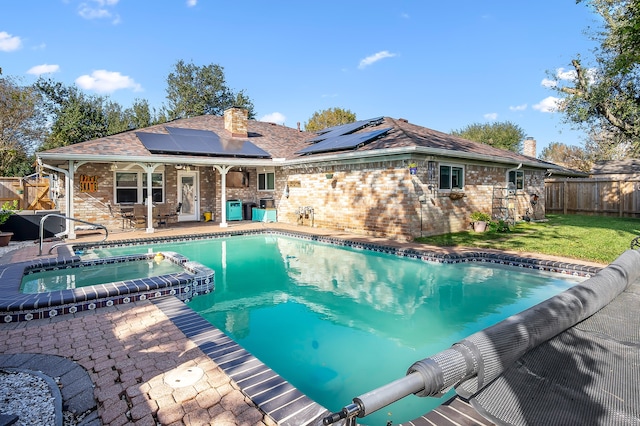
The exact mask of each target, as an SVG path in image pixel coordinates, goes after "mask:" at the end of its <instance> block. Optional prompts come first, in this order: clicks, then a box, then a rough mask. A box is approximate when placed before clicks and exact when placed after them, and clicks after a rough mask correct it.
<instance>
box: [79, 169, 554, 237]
mask: <svg viewBox="0 0 640 426" xmlns="http://www.w3.org/2000/svg"><path fill="white" fill-rule="evenodd" d="M412 161H415V162H416V163H417V166H418V167H417V174H415V175H411V174H410V172H409V167H408V166H407V164H408V161H407V160H395V161H377V162H371V163H362V164H341V165H318V166H310V165H305V166H286V167H283V168H277V169H276V171H275V175H276V190H275V191H257V189H256V188H257V175H258V171H257V170H256V169H244V170H245V171H248V172H249V186H248V187H245V188H227V194H226V198H227V200H233V199H240V200H242V201H243V202H251V203H256V204H258V202H259V200H260V199H261V198H273V199H274V200H275V205H276V208H277V215H278V221H279V222H284V223H290V224H303V225H309V226H315V227H321V228H329V229H338V230H345V231H349V232H354V233H359V234H365V235H372V236H386V237H391V238H397V239H400V240H410V239H413V238H415V237H419V236H421V235H422V236H427V235H437V234H443V233H447V232H457V231H462V230H466V229H469V224H470V219H469V216H470V214H471V213H472V212H473V211H476V210H479V211H484V212H486V213H489V214H492V213H493V212H492V205H493V198H494V189H495V188H496V187H505V186H506V172H507V168H506V167H500V166H496V165H483V164H480V163H458V164H460V165H463V166H464V168H465V185H464V191H463V192H464V196H463V197H462V198H460V199H452V198H450V196H449V192H448V191H439V190H438V189H437V187H438V182H437V173H435V174H434V175H435V178H436V179H431V180H430V179H429V172H428V161H426V160H412ZM447 163H450V162H449V161H448V162H447ZM523 170H524V173H525V188H524V190H523V191H518V192H517V193H516V196H515V201H514V204H515V212H516V219H521V218H522V216H524V215H525V214H526V211H527V209H529V208H531V204H530V196H531V194H537V195H538V197H539V198H538V204H537V205H536V217H537V218H542V217H544V195H545V191H544V171H543V170H529V169H523ZM199 173H200V194H199V196H200V206H201V212H202V213H204V212H207V211H210V212H213V216H214V217H213V219H214V221H220V219H221V217H222V214H221V213H222V212H221V208H222V206H221V205H220V200H221V193H220V191H221V188H222V184H221V176H220V173H218V172H217V171H215V170H214V169H213V167H201V168H199ZM80 174H84V175H88V176H98V184H97V188H96V190H95V191H94V192H80V191H79V186H78V183H77V182H78V179H76V188H75V194H76V200H75V216H76V217H77V218H79V219H83V220H88V221H91V222H96V223H101V224H105V225H107V226H108V227H109V228H110V229H119V228H120V227H121V226H122V220H121V218H120V217H119V216H117V215H112V213H111V212H110V211H109V207H108V204H109V203H110V202H111V203H113V202H112V200H111V198H112V196H113V173H112V172H111V171H110V169H109V166H108V165H104V164H91V163H88V164H84V165H82V166H81V167H80V168H79V170H78V172H77V175H80ZM176 179H177V172H176V170H175V168H174V167H170V166H167V167H165V180H166V181H165V199H166V201H167V202H168V203H169V204H171V205H176V204H177V187H176V185H177V183H176ZM287 187H288V194H289V196H288V197H286V196H285V194H286V191H285V189H286V188H287ZM304 207H310V208H311V209H306V210H305V209H304Z"/></svg>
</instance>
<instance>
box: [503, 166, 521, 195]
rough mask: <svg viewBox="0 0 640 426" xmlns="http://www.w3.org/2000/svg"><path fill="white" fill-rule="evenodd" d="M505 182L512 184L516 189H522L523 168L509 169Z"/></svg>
mask: <svg viewBox="0 0 640 426" xmlns="http://www.w3.org/2000/svg"><path fill="white" fill-rule="evenodd" d="M507 182H509V183H512V184H514V185H515V188H516V191H517V190H522V189H524V170H509V173H508V178H507Z"/></svg>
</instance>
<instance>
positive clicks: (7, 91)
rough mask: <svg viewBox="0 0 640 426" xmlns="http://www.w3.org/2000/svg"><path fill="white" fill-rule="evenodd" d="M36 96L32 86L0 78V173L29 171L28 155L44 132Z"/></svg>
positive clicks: (21, 174) (20, 174)
mask: <svg viewBox="0 0 640 426" xmlns="http://www.w3.org/2000/svg"><path fill="white" fill-rule="evenodd" d="M39 106H40V97H39V95H38V92H37V91H36V90H34V88H33V87H25V86H20V85H19V84H18V83H17V81H16V80H15V79H13V78H0V176H24V175H26V174H29V173H30V172H31V171H32V169H33V167H32V166H31V163H32V161H31V159H30V157H31V155H32V154H33V151H34V150H35V148H36V147H37V146H39V145H40V143H41V142H42V140H43V138H44V136H45V134H46V123H45V120H44V116H43V115H42V114H41V112H40V110H39Z"/></svg>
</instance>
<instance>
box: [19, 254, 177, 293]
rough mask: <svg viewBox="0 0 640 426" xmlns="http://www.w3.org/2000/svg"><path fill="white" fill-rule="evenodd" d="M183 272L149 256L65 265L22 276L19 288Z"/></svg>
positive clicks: (39, 289)
mask: <svg viewBox="0 0 640 426" xmlns="http://www.w3.org/2000/svg"><path fill="white" fill-rule="evenodd" d="M183 271H184V268H183V267H182V266H181V265H178V264H176V263H174V262H171V261H169V260H162V261H160V262H155V261H154V260H153V259H149V260H135V261H128V262H119V263H107V264H101V265H90V266H76V267H69V268H66V267H65V268H62V269H55V270H49V271H41V272H34V273H31V274H29V275H25V276H24V277H23V278H22V284H21V285H20V291H21V292H22V293H45V292H50V291H58V290H68V289H73V288H79V287H87V286H93V285H98V284H106V283H113V282H120V281H127V280H133V279H137V278H148V277H156V276H160V275H167V274H173V273H177V272H183Z"/></svg>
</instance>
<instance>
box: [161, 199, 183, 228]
mask: <svg viewBox="0 0 640 426" xmlns="http://www.w3.org/2000/svg"><path fill="white" fill-rule="evenodd" d="M166 208H167V210H166V213H165V215H164V216H165V221H166V222H167V223H176V222H178V215H179V214H180V210H182V203H178V206H177V207H176V208H175V210H174V209H171V208H169V205H168V204H167V205H166Z"/></svg>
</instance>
